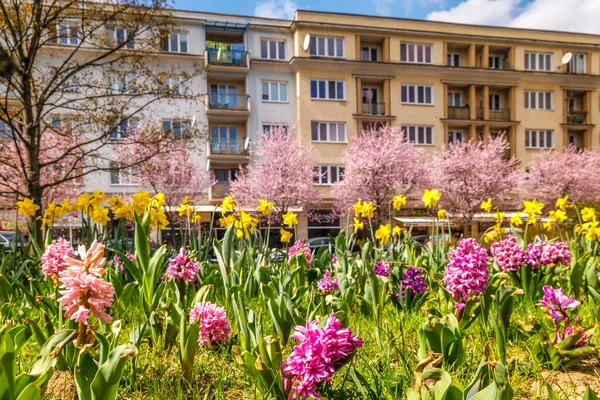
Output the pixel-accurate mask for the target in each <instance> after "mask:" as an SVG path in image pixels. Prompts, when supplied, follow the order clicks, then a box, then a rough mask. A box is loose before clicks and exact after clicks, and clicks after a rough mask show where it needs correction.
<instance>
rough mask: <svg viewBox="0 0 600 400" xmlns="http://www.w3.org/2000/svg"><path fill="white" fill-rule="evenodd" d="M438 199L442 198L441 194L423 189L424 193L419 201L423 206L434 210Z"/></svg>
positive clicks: (437, 191)
mask: <svg viewBox="0 0 600 400" xmlns="http://www.w3.org/2000/svg"><path fill="white" fill-rule="evenodd" d="M440 197H442V194H441V193H440V192H439V190H437V189H432V190H429V189H425V192H424V193H423V197H421V201H422V202H423V205H424V206H425V207H427V208H434V207H436V206H437V204H438V201H440Z"/></svg>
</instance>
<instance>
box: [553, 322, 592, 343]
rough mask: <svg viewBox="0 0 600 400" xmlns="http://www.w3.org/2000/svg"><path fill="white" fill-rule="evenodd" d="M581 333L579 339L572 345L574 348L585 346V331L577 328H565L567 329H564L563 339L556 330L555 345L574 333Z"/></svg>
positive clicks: (586, 340) (587, 339) (586, 338)
mask: <svg viewBox="0 0 600 400" xmlns="http://www.w3.org/2000/svg"><path fill="white" fill-rule="evenodd" d="M579 332H581V338H580V339H579V340H578V341H577V342H575V344H574V345H573V346H574V347H583V346H585V345H587V344H588V342H589V338H588V336H587V335H586V333H585V329H584V328H581V327H579V326H569V327H567V329H565V336H564V338H563V337H562V336H561V334H560V329H557V330H556V343H560V342H562V341H563V340H564V339H566V338H567V337H569V336H571V335H572V334H574V333H579Z"/></svg>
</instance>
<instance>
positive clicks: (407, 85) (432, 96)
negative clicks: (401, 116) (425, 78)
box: [400, 83, 435, 106]
mask: <svg viewBox="0 0 600 400" xmlns="http://www.w3.org/2000/svg"><path fill="white" fill-rule="evenodd" d="M404 88H406V101H404V100H403V99H402V97H403V96H402V92H403V90H404ZM411 88H412V90H413V93H414V99H415V101H414V102H411V101H410V90H411ZM419 88H423V101H422V102H420V101H419ZM427 89H429V90H430V99H431V102H430V103H427V102H426V99H427ZM400 103H402V104H407V105H420V106H433V105H435V94H434V90H433V85H419V84H412V83H403V84H401V85H400Z"/></svg>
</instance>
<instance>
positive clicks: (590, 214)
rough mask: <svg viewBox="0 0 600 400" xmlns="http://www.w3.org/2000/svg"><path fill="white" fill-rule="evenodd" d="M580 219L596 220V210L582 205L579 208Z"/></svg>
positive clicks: (585, 220) (586, 220)
mask: <svg viewBox="0 0 600 400" xmlns="http://www.w3.org/2000/svg"><path fill="white" fill-rule="evenodd" d="M581 219H582V220H583V221H584V222H589V221H595V220H596V210H594V209H593V208H591V207H584V208H583V209H582V210H581Z"/></svg>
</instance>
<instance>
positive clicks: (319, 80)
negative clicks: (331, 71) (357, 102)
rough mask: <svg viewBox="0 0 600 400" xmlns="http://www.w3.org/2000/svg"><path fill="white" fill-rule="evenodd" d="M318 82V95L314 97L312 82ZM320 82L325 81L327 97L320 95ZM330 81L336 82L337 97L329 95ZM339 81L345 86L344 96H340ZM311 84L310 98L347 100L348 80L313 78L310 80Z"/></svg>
mask: <svg viewBox="0 0 600 400" xmlns="http://www.w3.org/2000/svg"><path fill="white" fill-rule="evenodd" d="M313 82H316V83H317V97H313V96H312V83H313ZM319 82H325V97H320V96H319V94H320V90H319ZM330 82H335V97H334V98H330V97H329V84H330ZM338 83H341V84H342V87H343V89H342V90H343V91H344V93H343V96H342V98H338V96H337V95H338ZM310 85H311V88H309V90H310V92H311V93H310V98H311V100H329V101H346V81H341V80H335V79H311V80H310Z"/></svg>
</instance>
